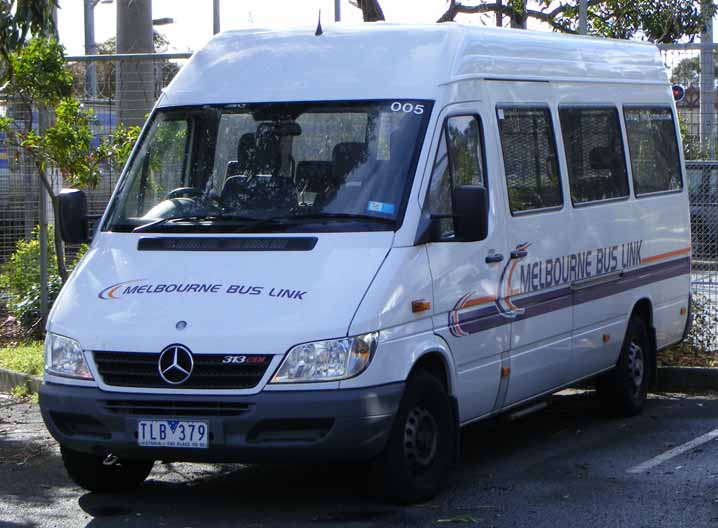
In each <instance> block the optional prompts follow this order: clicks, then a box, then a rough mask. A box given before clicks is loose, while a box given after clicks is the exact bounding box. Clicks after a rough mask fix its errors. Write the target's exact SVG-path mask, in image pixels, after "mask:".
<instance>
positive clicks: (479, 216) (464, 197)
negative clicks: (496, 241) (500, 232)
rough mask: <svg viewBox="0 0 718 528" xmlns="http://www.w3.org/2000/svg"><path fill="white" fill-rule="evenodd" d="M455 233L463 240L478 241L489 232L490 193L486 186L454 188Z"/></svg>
mask: <svg viewBox="0 0 718 528" xmlns="http://www.w3.org/2000/svg"><path fill="white" fill-rule="evenodd" d="M453 196H454V235H455V236H456V238H457V239H458V240H460V241H462V242H477V241H479V240H483V239H485V238H486V236H487V235H488V234H489V195H488V192H487V191H486V189H485V188H484V187H480V186H478V185H461V186H458V187H455V188H454V195H453Z"/></svg>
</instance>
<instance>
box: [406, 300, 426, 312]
mask: <svg viewBox="0 0 718 528" xmlns="http://www.w3.org/2000/svg"><path fill="white" fill-rule="evenodd" d="M427 310H431V301H427V300H426V299H419V300H416V301H411V311H412V312H414V313H421V312H426V311H427Z"/></svg>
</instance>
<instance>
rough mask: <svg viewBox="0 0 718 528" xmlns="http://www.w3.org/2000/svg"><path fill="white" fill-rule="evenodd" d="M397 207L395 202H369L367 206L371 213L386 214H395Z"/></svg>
mask: <svg viewBox="0 0 718 528" xmlns="http://www.w3.org/2000/svg"><path fill="white" fill-rule="evenodd" d="M395 209H396V207H394V204H392V203H384V202H369V203H368V204H367V206H366V210H367V211H368V212H370V213H381V214H386V215H393V214H394V210H395Z"/></svg>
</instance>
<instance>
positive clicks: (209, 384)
mask: <svg viewBox="0 0 718 528" xmlns="http://www.w3.org/2000/svg"><path fill="white" fill-rule="evenodd" d="M93 356H94V358H95V365H97V370H98V371H99V373H100V376H102V380H103V381H104V382H105V383H106V384H107V385H111V386H113V387H138V388H150V389H251V388H252V387H256V386H257V384H258V383H259V382H260V380H261V379H262V376H264V373H265V372H266V370H267V367H268V366H269V364H270V363H271V360H272V357H271V356H249V355H248V356H246V357H247V358H252V361H251V362H246V363H240V364H237V363H229V364H225V363H223V361H224V359H225V358H226V357H227V355H226V354H194V356H193V358H194V370H193V371H192V375H191V376H190V377H189V379H188V380H187V381H185V382H184V383H182V384H179V385H172V384H170V383H167V382H166V381H164V380H163V379H162V378H161V377H160V373H159V367H158V361H159V357H160V354H159V353H153V354H148V353H137V352H97V351H96V352H93Z"/></svg>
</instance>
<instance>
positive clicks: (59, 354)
mask: <svg viewBox="0 0 718 528" xmlns="http://www.w3.org/2000/svg"><path fill="white" fill-rule="evenodd" d="M45 371H47V373H48V374H53V375H55V376H65V377H68V378H80V379H86V380H91V379H92V374H91V373H90V369H89V368H87V363H86V362H85V355H84V354H83V353H82V347H81V346H80V343H78V342H77V341H75V340H74V339H70V338H68V337H63V336H60V335H57V334H53V333H51V332H48V333H47V337H45Z"/></svg>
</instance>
